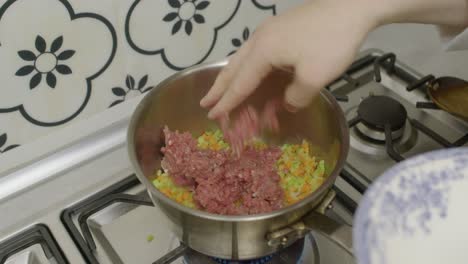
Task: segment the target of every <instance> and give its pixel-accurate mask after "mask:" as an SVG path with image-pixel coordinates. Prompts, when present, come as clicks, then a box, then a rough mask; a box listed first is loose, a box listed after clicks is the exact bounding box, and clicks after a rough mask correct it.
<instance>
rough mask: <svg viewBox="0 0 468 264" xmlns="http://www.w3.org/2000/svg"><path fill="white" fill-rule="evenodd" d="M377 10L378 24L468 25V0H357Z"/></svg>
mask: <svg viewBox="0 0 468 264" xmlns="http://www.w3.org/2000/svg"><path fill="white" fill-rule="evenodd" d="M355 1H360V2H361V3H362V4H364V5H366V6H367V8H369V12H375V14H376V17H375V19H376V20H377V21H376V24H377V25H383V24H390V23H423V24H436V25H442V26H451V27H466V26H468V0H355Z"/></svg>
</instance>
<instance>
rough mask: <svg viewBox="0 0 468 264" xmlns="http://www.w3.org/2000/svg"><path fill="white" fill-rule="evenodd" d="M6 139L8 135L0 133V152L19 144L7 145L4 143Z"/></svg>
mask: <svg viewBox="0 0 468 264" xmlns="http://www.w3.org/2000/svg"><path fill="white" fill-rule="evenodd" d="M7 139H8V136H7V134H6V133H4V134H1V135H0V153H4V152H7V151H9V150H12V149H14V148H16V147H18V146H19V145H17V144H15V145H9V146H7V145H6V142H7Z"/></svg>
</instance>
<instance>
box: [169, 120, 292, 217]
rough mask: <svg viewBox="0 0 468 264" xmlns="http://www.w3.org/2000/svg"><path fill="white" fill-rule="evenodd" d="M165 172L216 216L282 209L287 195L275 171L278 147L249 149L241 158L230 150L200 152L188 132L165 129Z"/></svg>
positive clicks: (201, 150) (199, 204) (279, 150)
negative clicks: (186, 188)
mask: <svg viewBox="0 0 468 264" xmlns="http://www.w3.org/2000/svg"><path fill="white" fill-rule="evenodd" d="M164 135H165V138H166V139H165V140H166V146H165V147H164V148H163V149H162V152H163V153H164V159H163V161H162V168H163V169H164V171H165V172H167V173H168V174H169V175H170V176H171V177H172V179H173V180H174V182H175V183H176V184H177V185H181V186H186V187H189V188H191V189H192V190H193V193H194V194H193V200H194V202H195V203H196V204H197V205H198V206H199V207H201V208H203V209H204V210H206V211H208V212H211V213H217V214H230V215H232V214H256V213H263V212H270V211H273V210H276V209H279V208H281V206H282V204H283V201H284V193H283V190H282V189H281V187H280V177H279V175H278V173H277V171H276V166H275V164H276V161H277V160H278V159H279V158H280V156H281V149H280V148H278V147H266V148H263V149H255V148H253V147H247V148H246V149H245V150H244V152H243V154H242V155H241V156H236V155H232V153H231V152H230V151H229V150H227V149H222V150H211V149H201V148H199V147H198V146H197V141H196V140H195V139H194V138H193V137H192V136H191V135H190V134H189V133H187V132H185V133H179V132H177V131H175V132H172V131H170V130H169V129H168V128H167V127H166V128H165V129H164Z"/></svg>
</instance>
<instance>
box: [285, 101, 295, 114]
mask: <svg viewBox="0 0 468 264" xmlns="http://www.w3.org/2000/svg"><path fill="white" fill-rule="evenodd" d="M284 108H286V110H287V111H288V112H291V113H296V112H297V111H298V110H299V109H298V108H297V107H295V106H293V105H291V104H290V103H288V102H285V103H284Z"/></svg>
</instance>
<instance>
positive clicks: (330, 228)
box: [267, 190, 353, 255]
mask: <svg viewBox="0 0 468 264" xmlns="http://www.w3.org/2000/svg"><path fill="white" fill-rule="evenodd" d="M335 195H336V194H335V192H334V191H333V190H331V191H330V192H329V193H328V194H327V195H326V197H325V198H324V199H323V201H322V203H321V204H320V206H319V207H318V208H317V209H316V210H315V211H312V212H309V213H307V214H306V215H305V216H304V217H302V219H301V220H300V221H299V222H297V223H295V224H293V225H290V226H287V227H285V228H282V229H280V230H277V231H274V232H271V233H269V234H268V235H267V241H268V245H269V246H271V247H274V248H278V249H279V248H284V247H287V246H289V245H290V244H292V243H293V242H295V241H296V240H297V239H299V238H302V237H304V236H305V235H306V234H307V233H309V232H310V231H314V232H317V233H319V234H321V235H324V236H325V237H327V238H329V239H330V240H331V241H332V242H334V243H335V244H336V245H337V246H339V247H341V248H342V249H344V250H345V251H346V252H347V253H348V254H350V255H353V237H352V235H353V229H352V227H351V226H349V225H347V224H341V223H338V222H337V221H335V220H333V219H331V218H330V217H328V216H326V215H325V211H326V210H327V208H329V206H330V203H331V202H332V201H333V200H334V198H335Z"/></svg>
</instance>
